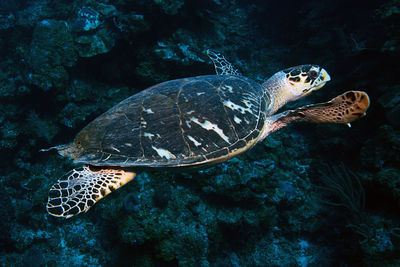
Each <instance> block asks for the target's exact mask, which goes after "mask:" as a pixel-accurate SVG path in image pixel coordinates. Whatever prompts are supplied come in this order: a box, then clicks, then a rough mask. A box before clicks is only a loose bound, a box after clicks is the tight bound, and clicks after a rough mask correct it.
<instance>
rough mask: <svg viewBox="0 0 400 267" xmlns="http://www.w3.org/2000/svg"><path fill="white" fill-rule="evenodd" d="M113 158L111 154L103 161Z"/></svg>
mask: <svg viewBox="0 0 400 267" xmlns="http://www.w3.org/2000/svg"><path fill="white" fill-rule="evenodd" d="M110 157H111V154H110V155H108V156H107V158H105V159H103V161H107V160H108V159H109V158H110Z"/></svg>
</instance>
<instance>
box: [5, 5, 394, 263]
mask: <svg viewBox="0 0 400 267" xmlns="http://www.w3.org/2000/svg"><path fill="white" fill-rule="evenodd" d="M399 10H400V2H398V1H389V0H387V1H384V0H382V1H369V2H366V1H353V2H351V3H348V1H314V0H312V1H285V0H284V1H278V2H277V1H260V0H258V1H257V0H251V1H244V0H237V1H225V0H205V1H197V2H196V1H189V0H186V1H185V0H175V1H172V0H165V1H162V0H157V1H156V0H154V1H128V0H126V1H123V0H121V1H97V2H96V1H44V0H42V1H40V0H37V1H36V0H33V1H22V0H19V1H1V2H0V53H1V57H0V124H1V128H0V136H1V138H0V157H1V160H0V175H1V180H0V207H2V208H1V209H0V263H1V266H400V215H399V214H400V213H399V211H400V201H399V200H400V169H399V166H400V154H399V149H400V128H399V127H400V123H399V118H400V110H399V103H400V86H399V84H398V76H399V73H400V65H399V62H400V61H399V59H400V33H399V27H398V26H399V25H400V11H399ZM207 49H213V50H215V51H218V52H220V53H221V54H222V55H224V56H225V57H226V59H227V60H228V61H229V62H230V63H231V64H232V65H233V66H234V68H235V69H238V71H239V72H240V73H241V74H242V75H244V76H246V77H248V78H250V79H252V80H254V81H256V82H258V83H260V84H261V83H263V82H264V81H266V80H267V79H268V78H269V77H271V76H272V75H273V74H274V73H276V72H278V71H280V70H283V69H286V68H288V67H292V66H297V65H302V64H317V65H319V66H322V67H323V68H324V69H326V70H327V71H328V72H329V74H330V76H331V79H332V80H331V81H330V82H328V83H327V84H326V85H325V86H324V87H323V88H322V89H321V90H318V91H317V92H314V93H312V94H310V95H309V96H307V97H305V98H302V99H299V100H298V101H293V102H290V103H288V104H287V105H285V106H284V107H283V109H282V110H285V109H294V108H296V107H299V106H304V105H308V104H312V103H319V102H324V101H328V100H329V99H332V98H333V97H335V96H337V95H340V94H342V93H344V92H345V91H349V90H360V91H365V92H366V93H368V95H369V97H370V100H371V105H370V107H369V109H368V110H367V115H366V116H364V117H363V118H360V119H358V120H356V121H354V122H352V123H351V127H348V126H346V125H338V124H305V123H299V124H291V125H289V126H287V127H285V128H282V129H281V130H280V131H278V132H275V133H272V134H271V135H269V136H267V138H266V139H265V140H264V141H263V142H261V143H259V144H257V145H256V146H255V147H254V148H253V149H252V150H250V151H248V152H247V153H244V154H241V155H239V156H237V157H234V158H232V159H230V160H229V161H226V162H224V163H221V164H217V165H214V166H211V167H209V168H202V169H194V170H193V169H187V168H185V169H182V168H176V169H174V170H173V171H168V170H165V169H156V170H154V169H141V168H136V169H135V168H133V169H127V171H134V172H136V173H137V176H136V177H135V179H134V180H133V181H132V182H130V183H128V184H127V185H125V186H124V187H122V188H120V189H118V190H117V191H116V192H114V193H112V194H110V195H109V196H107V197H105V198H104V199H102V200H100V201H99V202H98V203H97V204H96V205H94V206H93V208H91V209H89V210H88V212H86V213H81V214H78V215H76V216H73V217H72V218H69V219H64V218H58V217H54V216H51V215H50V214H48V212H47V211H46V203H47V201H48V192H49V189H50V188H51V187H52V185H53V184H55V183H57V181H58V179H61V178H62V177H65V176H63V175H64V174H66V173H68V171H70V170H72V169H73V168H79V167H81V165H79V164H77V165H76V164H74V163H73V162H72V161H71V160H68V159H66V158H63V157H62V156H60V155H58V154H57V153H56V151H55V150H50V151H47V152H41V151H40V150H41V149H47V148H49V147H53V146H57V145H61V144H66V143H69V142H71V141H72V140H73V139H74V137H75V136H76V134H77V133H78V132H79V131H80V130H81V129H82V128H84V127H85V126H86V125H87V124H88V123H89V122H91V121H92V120H93V119H95V118H96V117H98V116H100V115H101V114H102V113H103V112H105V111H107V110H108V109H109V108H111V107H113V106H114V105H115V104H117V103H119V102H120V101H122V100H124V99H126V98H127V97H129V96H131V95H134V94H136V93H138V92H140V91H142V90H144V89H146V88H148V87H150V86H152V85H155V84H158V83H161V82H164V81H168V80H172V79H179V78H185V77H192V76H197V75H206V74H207V75H208V74H215V70H214V66H213V64H212V61H211V60H210V59H209V58H208V57H207V53H206V51H207ZM148 112H150V111H148ZM160 112H162V111H160ZM205 113H208V114H206V115H207V116H210V118H212V116H213V114H211V113H212V112H211V111H209V112H206V111H205ZM197 115H199V114H197ZM218 115H221V114H218ZM199 116H200V115H199ZM214 116H216V115H214ZM243 123H244V121H243ZM193 125H195V124H193ZM205 125H206V124H203V126H204V127H206V126H205ZM111 126H112V125H111ZM111 126H110V127H111ZM162 127H163V126H162V125H159V128H158V129H154V128H153V130H154V131H156V130H158V131H162V130H164V131H165V129H163V128H162ZM204 127H203V128H204ZM213 129H214V130H212V131H216V130H215V129H216V128H213ZM222 130H223V129H222ZM210 131H211V130H210ZM216 132H217V131H216ZM222 133H223V131H222ZM124 134H126V133H124ZM154 134H157V133H156V132H154ZM219 136H220V137H221V136H222V135H221V132H219ZM117 137H118V136H117ZM117 137H116V138H117ZM194 139H195V138H194ZM211 141H214V140H208V142H210V143H209V144H210V145H211ZM177 142H179V141H177ZM192 142H193V143H194V144H196V143H195V141H192ZM196 142H199V140H196ZM179 145H181V143H176V147H178V146H179ZM133 149H139V148H137V147H136V148H133ZM158 151H159V152H157V153H166V152H165V151H164V152H163V150H158ZM163 155H164V156H165V155H166V154H163ZM165 157H166V156H165Z"/></svg>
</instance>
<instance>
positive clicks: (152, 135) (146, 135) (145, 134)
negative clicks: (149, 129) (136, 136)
mask: <svg viewBox="0 0 400 267" xmlns="http://www.w3.org/2000/svg"><path fill="white" fill-rule="evenodd" d="M143 135H144V137H147V138H149V139H150V140H151V139H153V137H154V134H152V133H144V134H143Z"/></svg>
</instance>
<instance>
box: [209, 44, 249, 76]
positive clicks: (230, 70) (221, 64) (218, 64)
mask: <svg viewBox="0 0 400 267" xmlns="http://www.w3.org/2000/svg"><path fill="white" fill-rule="evenodd" d="M207 55H208V57H209V58H211V60H212V62H213V63H214V67H215V72H216V73H217V75H237V76H240V75H241V74H240V72H239V71H238V70H237V69H236V68H235V67H234V66H233V65H232V64H231V63H230V62H229V61H228V60H226V59H225V57H224V56H223V55H222V54H221V53H218V52H215V51H212V50H210V49H208V50H207Z"/></svg>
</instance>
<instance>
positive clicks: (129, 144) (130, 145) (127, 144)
mask: <svg viewBox="0 0 400 267" xmlns="http://www.w3.org/2000/svg"><path fill="white" fill-rule="evenodd" d="M124 145H126V146H129V147H132V144H131V143H125V144H124Z"/></svg>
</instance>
